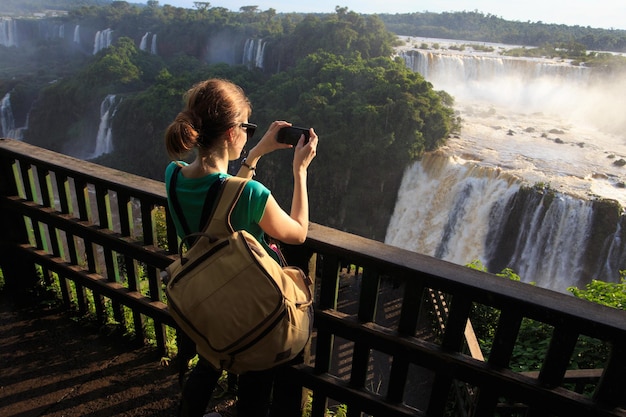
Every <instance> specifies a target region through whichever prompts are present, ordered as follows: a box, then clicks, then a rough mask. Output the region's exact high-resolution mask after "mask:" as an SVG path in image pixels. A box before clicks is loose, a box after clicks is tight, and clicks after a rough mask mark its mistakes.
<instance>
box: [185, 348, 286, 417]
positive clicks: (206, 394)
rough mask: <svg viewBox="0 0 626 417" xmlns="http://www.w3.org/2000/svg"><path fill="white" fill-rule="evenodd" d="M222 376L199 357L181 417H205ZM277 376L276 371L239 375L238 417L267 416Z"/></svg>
mask: <svg viewBox="0 0 626 417" xmlns="http://www.w3.org/2000/svg"><path fill="white" fill-rule="evenodd" d="M221 375H222V371H218V370H216V369H215V368H213V367H212V366H211V364H210V363H209V362H208V361H207V360H206V359H204V358H202V357H201V356H200V357H199V359H198V363H197V364H196V366H195V367H194V368H193V370H192V371H191V372H190V374H189V377H188V378H187V381H186V382H185V385H184V387H183V394H182V399H181V402H180V409H179V413H178V415H179V417H202V416H203V415H204V414H205V413H206V407H207V405H208V404H209V401H210V399H211V394H212V393H213V390H214V389H215V387H216V386H217V381H218V380H219V378H220V376H221ZM275 375H276V368H272V369H268V370H265V371H254V372H246V373H244V374H241V375H239V388H238V390H237V397H238V398H237V416H238V417H266V416H268V413H269V409H270V405H271V398H272V388H273V385H274V377H275Z"/></svg>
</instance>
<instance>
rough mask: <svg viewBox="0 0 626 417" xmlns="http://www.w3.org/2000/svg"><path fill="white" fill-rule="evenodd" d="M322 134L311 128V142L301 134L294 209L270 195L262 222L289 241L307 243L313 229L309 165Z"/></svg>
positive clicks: (295, 166) (295, 165)
mask: <svg viewBox="0 0 626 417" xmlns="http://www.w3.org/2000/svg"><path fill="white" fill-rule="evenodd" d="M317 143H318V138H317V135H316V134H315V131H314V130H313V129H311V130H310V139H309V142H308V143H306V144H304V137H301V138H300V141H299V142H298V145H296V147H295V152H294V157H293V197H292V200H291V212H290V214H287V213H286V212H285V211H284V210H283V209H282V208H281V207H280V206H279V205H278V202H277V201H276V199H274V197H273V196H271V195H270V197H269V198H268V200H267V204H266V205H265V212H264V214H263V217H262V218H261V222H260V223H259V225H260V226H261V228H262V229H263V231H264V232H265V233H267V234H268V235H270V236H272V237H274V238H276V239H278V240H280V241H282V242H285V243H289V244H300V243H304V241H305V240H306V236H307V233H308V230H309V196H308V191H307V169H308V167H309V164H310V163H311V161H312V160H313V158H315V154H316V153H317Z"/></svg>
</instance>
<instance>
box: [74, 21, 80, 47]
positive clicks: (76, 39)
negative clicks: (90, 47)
mask: <svg viewBox="0 0 626 417" xmlns="http://www.w3.org/2000/svg"><path fill="white" fill-rule="evenodd" d="M74 43H77V44H79V45H80V25H76V27H74Z"/></svg>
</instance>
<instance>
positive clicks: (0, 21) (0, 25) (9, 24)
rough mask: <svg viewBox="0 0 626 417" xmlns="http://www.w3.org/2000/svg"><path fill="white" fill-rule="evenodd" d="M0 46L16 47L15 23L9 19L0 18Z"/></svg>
mask: <svg viewBox="0 0 626 417" xmlns="http://www.w3.org/2000/svg"><path fill="white" fill-rule="evenodd" d="M0 45H3V46H6V47H7V48H9V47H11V46H17V23H16V21H15V20H13V19H11V18H5V17H0Z"/></svg>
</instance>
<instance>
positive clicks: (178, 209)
mask: <svg viewBox="0 0 626 417" xmlns="http://www.w3.org/2000/svg"><path fill="white" fill-rule="evenodd" d="M181 169H182V167H181V166H180V165H176V168H174V172H172V176H171V178H170V187H169V191H170V200H171V202H172V206H173V208H174V212H176V217H178V221H179V222H180V225H181V226H182V228H183V231H184V232H185V234H186V235H188V234H190V233H191V230H190V229H189V225H188V224H187V219H186V218H185V215H184V214H183V209H182V208H181V207H180V201H178V196H177V195H176V183H177V182H178V173H179V172H180V170H181Z"/></svg>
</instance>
